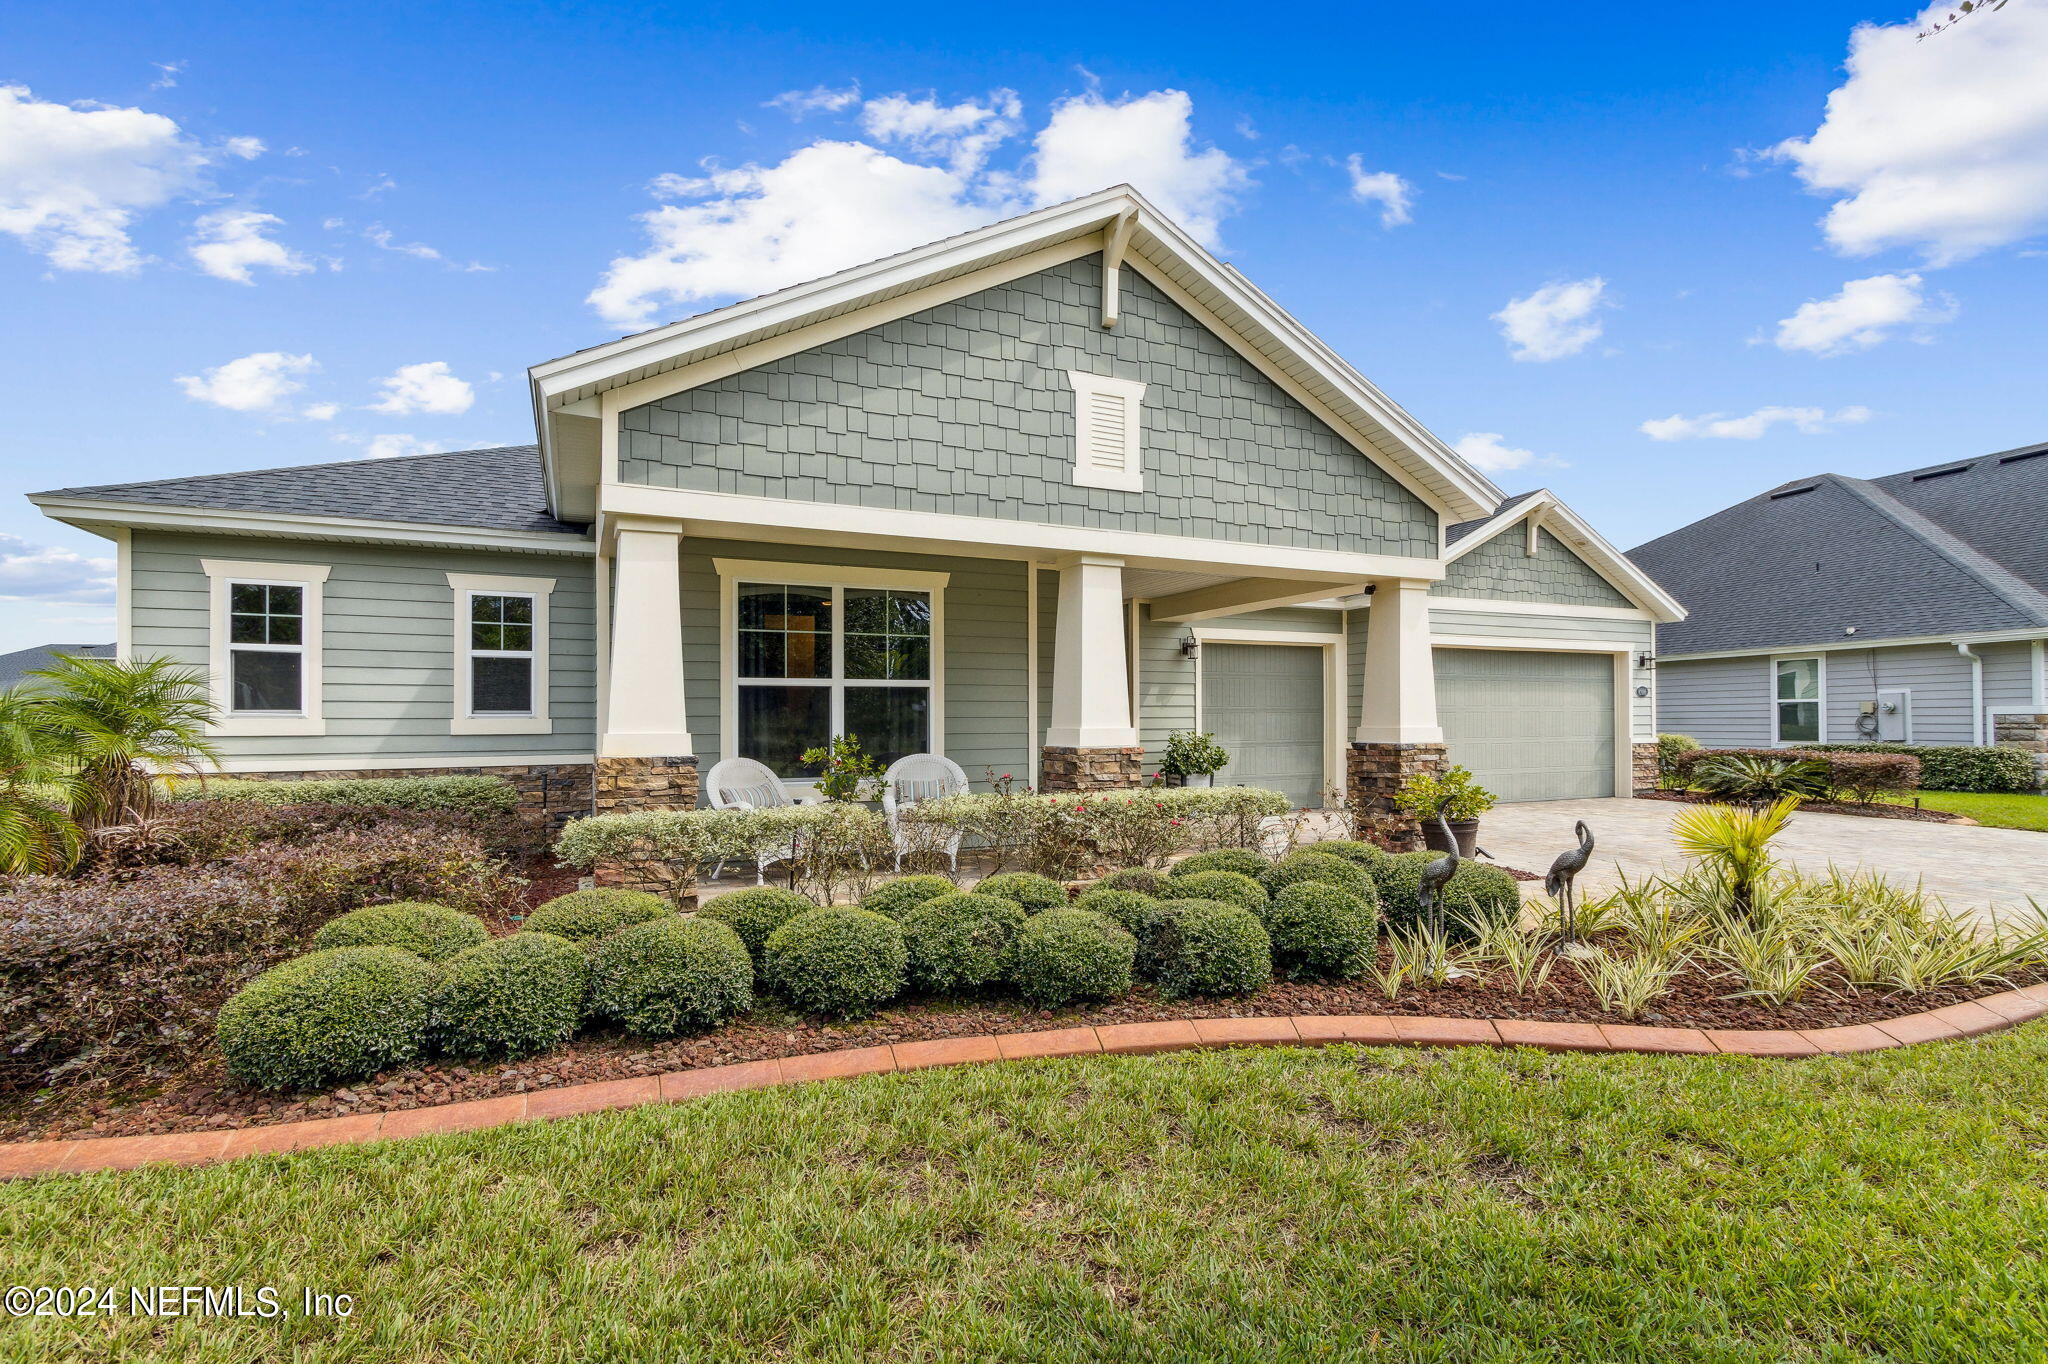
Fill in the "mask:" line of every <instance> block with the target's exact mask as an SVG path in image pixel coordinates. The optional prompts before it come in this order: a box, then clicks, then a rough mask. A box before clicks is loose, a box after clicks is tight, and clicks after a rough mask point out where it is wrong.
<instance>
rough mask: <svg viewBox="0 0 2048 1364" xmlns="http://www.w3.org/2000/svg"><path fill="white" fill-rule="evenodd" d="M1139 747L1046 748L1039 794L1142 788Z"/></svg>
mask: <svg viewBox="0 0 2048 1364" xmlns="http://www.w3.org/2000/svg"><path fill="white" fill-rule="evenodd" d="M1144 762H1145V750H1144V749H1142V748H1047V749H1046V750H1045V757H1044V760H1043V762H1042V763H1041V765H1040V768H1039V775H1038V789H1039V790H1041V791H1125V790H1129V789H1130V788H1131V787H1134V786H1138V785H1141V784H1142V782H1141V780H1140V777H1139V770H1140V768H1142V767H1143V766H1144Z"/></svg>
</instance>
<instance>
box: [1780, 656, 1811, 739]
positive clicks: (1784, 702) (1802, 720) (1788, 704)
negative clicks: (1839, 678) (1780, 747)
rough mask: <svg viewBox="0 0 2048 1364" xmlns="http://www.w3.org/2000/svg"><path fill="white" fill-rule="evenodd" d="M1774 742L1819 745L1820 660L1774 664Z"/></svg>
mask: <svg viewBox="0 0 2048 1364" xmlns="http://www.w3.org/2000/svg"><path fill="white" fill-rule="evenodd" d="M1776 667H1777V687H1778V689H1777V707H1778V742H1779V743H1781V744H1811V743H1818V742H1820V703H1821V696H1820V660H1819V659H1818V658H1781V659H1779V660H1778V661H1777V665H1776Z"/></svg>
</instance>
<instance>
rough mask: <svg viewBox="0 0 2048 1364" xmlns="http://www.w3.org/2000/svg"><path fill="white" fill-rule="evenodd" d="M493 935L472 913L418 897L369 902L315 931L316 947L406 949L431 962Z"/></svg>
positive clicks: (450, 955)
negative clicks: (379, 902) (465, 912)
mask: <svg viewBox="0 0 2048 1364" xmlns="http://www.w3.org/2000/svg"><path fill="white" fill-rule="evenodd" d="M490 936H491V930H490V929H488V928H485V927H484V921H483V920H482V919H479V918H477V917H476V915H474V914H464V913H463V912H462V911H461V910H459V909H450V908H448V906H446V905H430V904H427V903H425V902H424V901H420V900H400V901H399V902H398V903H397V904H391V905H366V906H364V907H363V908H362V909H352V910H350V911H349V912H348V913H346V914H344V915H342V916H341V917H339V918H336V919H329V920H328V921H327V922H326V923H324V924H322V925H321V926H320V931H319V932H317V933H315V934H314V935H313V946H314V947H315V948H316V949H320V948H328V947H402V948H404V949H405V950H406V951H408V952H411V953H414V954H416V955H418V956H422V957H425V958H426V959H427V960H428V961H446V960H447V959H448V958H450V957H452V956H454V955H455V954H456V953H457V952H461V951H464V950H466V949H468V948H471V947H475V946H476V945H477V944H478V943H480V942H483V941H484V940H485V939H487V938H489V937H490Z"/></svg>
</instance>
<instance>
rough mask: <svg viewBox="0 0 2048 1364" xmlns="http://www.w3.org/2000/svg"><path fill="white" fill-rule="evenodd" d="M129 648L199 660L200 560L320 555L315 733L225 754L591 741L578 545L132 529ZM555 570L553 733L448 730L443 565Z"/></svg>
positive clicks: (229, 748)
mask: <svg viewBox="0 0 2048 1364" xmlns="http://www.w3.org/2000/svg"><path fill="white" fill-rule="evenodd" d="M132 553H133V555H134V560H133V563H134V587H135V597H134V627H135V652H136V653H137V654H139V655H143V656H148V655H153V654H165V655H169V656H171V657H174V658H177V659H179V660H181V661H183V662H186V663H189V664H192V665H194V666H196V667H200V668H205V667H207V666H208V663H209V658H210V651H209V639H208V632H209V629H210V625H209V607H208V584H207V578H206V574H205V572H204V571H203V570H202V569H201V568H200V564H199V561H200V560H201V559H202V558H207V559H245V560H254V561H257V562H272V563H306V564H330V565H332V566H333V571H332V573H331V574H330V575H329V577H328V580H327V584H326V588H325V592H324V595H323V598H322V601H323V611H324V615H325V631H324V635H325V638H324V642H323V652H324V660H323V662H324V671H323V675H322V686H323V689H324V696H323V702H324V709H325V712H326V717H327V733H326V734H325V735H324V736H320V737H306V736H277V737H227V738H222V739H220V740H219V741H218V744H219V747H220V750H221V754H222V756H223V757H226V758H235V759H258V758H261V759H270V758H276V759H280V760H282V759H290V760H293V761H299V762H308V763H317V762H322V761H326V760H329V759H336V758H351V757H358V756H369V757H378V758H439V757H446V758H448V759H449V760H450V763H451V765H455V764H459V762H460V761H461V759H462V758H463V757H464V756H465V755H469V754H479V755H482V754H534V755H542V754H563V755H573V754H582V755H588V754H589V753H591V752H592V751H593V748H594V746H595V742H596V740H595V735H594V732H593V726H594V716H595V710H596V708H595V702H594V695H595V692H594V687H595V670H594V667H593V659H594V657H595V643H594V640H595V629H594V623H593V617H592V597H591V570H592V563H591V560H590V559H589V558H588V557H587V556H570V555H551V554H515V553H501V552H496V551H482V550H459V551H457V550H433V549H411V548H405V547H399V546H370V545H345V544H328V543H321V542H315V541H305V540H256V539H247V538H243V537H239V536H234V537H229V536H197V535H176V534H164V533H160V532H155V531H140V530H138V531H136V532H135V534H134V539H133V541H132ZM450 572H456V573H503V574H510V575H517V576H520V577H541V578H553V579H554V580H555V590H554V593H553V595H552V597H551V598H550V601H549V616H550V622H549V623H550V652H549V662H548V668H549V677H548V694H549V702H550V708H551V711H552V715H553V719H554V732H553V733H551V734H450V733H449V732H448V726H449V720H450V718H451V716H452V715H453V713H454V704H455V687H454V683H455V657H454V652H455V651H454V639H453V636H454V610H455V594H454V592H453V590H452V589H450V588H449V586H448V579H447V574H448V573H450Z"/></svg>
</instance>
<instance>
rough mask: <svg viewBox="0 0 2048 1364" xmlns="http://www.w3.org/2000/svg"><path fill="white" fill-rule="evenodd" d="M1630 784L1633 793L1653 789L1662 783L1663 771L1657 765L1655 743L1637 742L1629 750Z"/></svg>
mask: <svg viewBox="0 0 2048 1364" xmlns="http://www.w3.org/2000/svg"><path fill="white" fill-rule="evenodd" d="M1629 768H1630V772H1631V781H1630V785H1631V786H1632V787H1633V788H1634V792H1635V794H1638V795H1640V794H1641V793H1643V792H1644V791H1655V790H1656V789H1657V788H1658V787H1660V786H1662V785H1663V784H1664V773H1663V771H1662V770H1661V769H1660V768H1659V767H1658V765H1657V745H1655V744H1637V745H1635V747H1634V748H1632V749H1631V750H1629Z"/></svg>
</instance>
